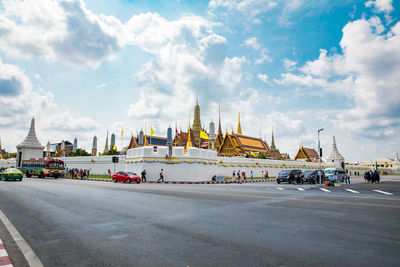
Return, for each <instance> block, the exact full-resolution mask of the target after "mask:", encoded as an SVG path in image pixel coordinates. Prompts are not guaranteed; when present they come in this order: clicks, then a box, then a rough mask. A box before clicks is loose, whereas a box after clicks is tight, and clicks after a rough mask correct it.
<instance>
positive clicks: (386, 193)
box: [372, 190, 393, 196]
mask: <svg viewBox="0 0 400 267" xmlns="http://www.w3.org/2000/svg"><path fill="white" fill-rule="evenodd" d="M372 191H375V192H377V193H381V194H385V195H389V196H393V194H392V193H389V192H385V191H381V190H372Z"/></svg>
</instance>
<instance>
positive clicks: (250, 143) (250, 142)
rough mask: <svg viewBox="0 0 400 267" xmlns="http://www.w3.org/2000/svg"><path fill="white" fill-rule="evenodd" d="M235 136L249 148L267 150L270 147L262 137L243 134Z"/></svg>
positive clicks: (244, 146) (242, 144) (241, 143)
mask: <svg viewBox="0 0 400 267" xmlns="http://www.w3.org/2000/svg"><path fill="white" fill-rule="evenodd" d="M235 138H236V140H237V141H239V142H238V143H239V145H241V146H242V147H243V148H245V149H248V150H259V151H266V150H268V147H266V146H265V144H264V142H263V141H262V140H261V139H260V138H256V137H250V136H245V135H242V134H235Z"/></svg>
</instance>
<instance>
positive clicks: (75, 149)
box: [72, 137, 78, 153]
mask: <svg viewBox="0 0 400 267" xmlns="http://www.w3.org/2000/svg"><path fill="white" fill-rule="evenodd" d="M77 150H78V139H76V137H75V139H74V146H73V147H72V152H74V153H75V152H76V151H77Z"/></svg>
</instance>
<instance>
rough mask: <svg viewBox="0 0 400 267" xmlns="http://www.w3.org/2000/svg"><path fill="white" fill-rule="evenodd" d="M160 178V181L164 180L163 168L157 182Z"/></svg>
mask: <svg viewBox="0 0 400 267" xmlns="http://www.w3.org/2000/svg"><path fill="white" fill-rule="evenodd" d="M160 180H161V182H164V170H163V169H161V172H160V178H159V179H158V181H157V182H159V181H160Z"/></svg>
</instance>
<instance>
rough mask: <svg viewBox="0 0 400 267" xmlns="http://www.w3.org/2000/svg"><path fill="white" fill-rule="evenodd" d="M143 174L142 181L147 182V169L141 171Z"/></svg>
mask: <svg viewBox="0 0 400 267" xmlns="http://www.w3.org/2000/svg"><path fill="white" fill-rule="evenodd" d="M141 175H142V182H147V179H146V170H143V171H142V173H141Z"/></svg>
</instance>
